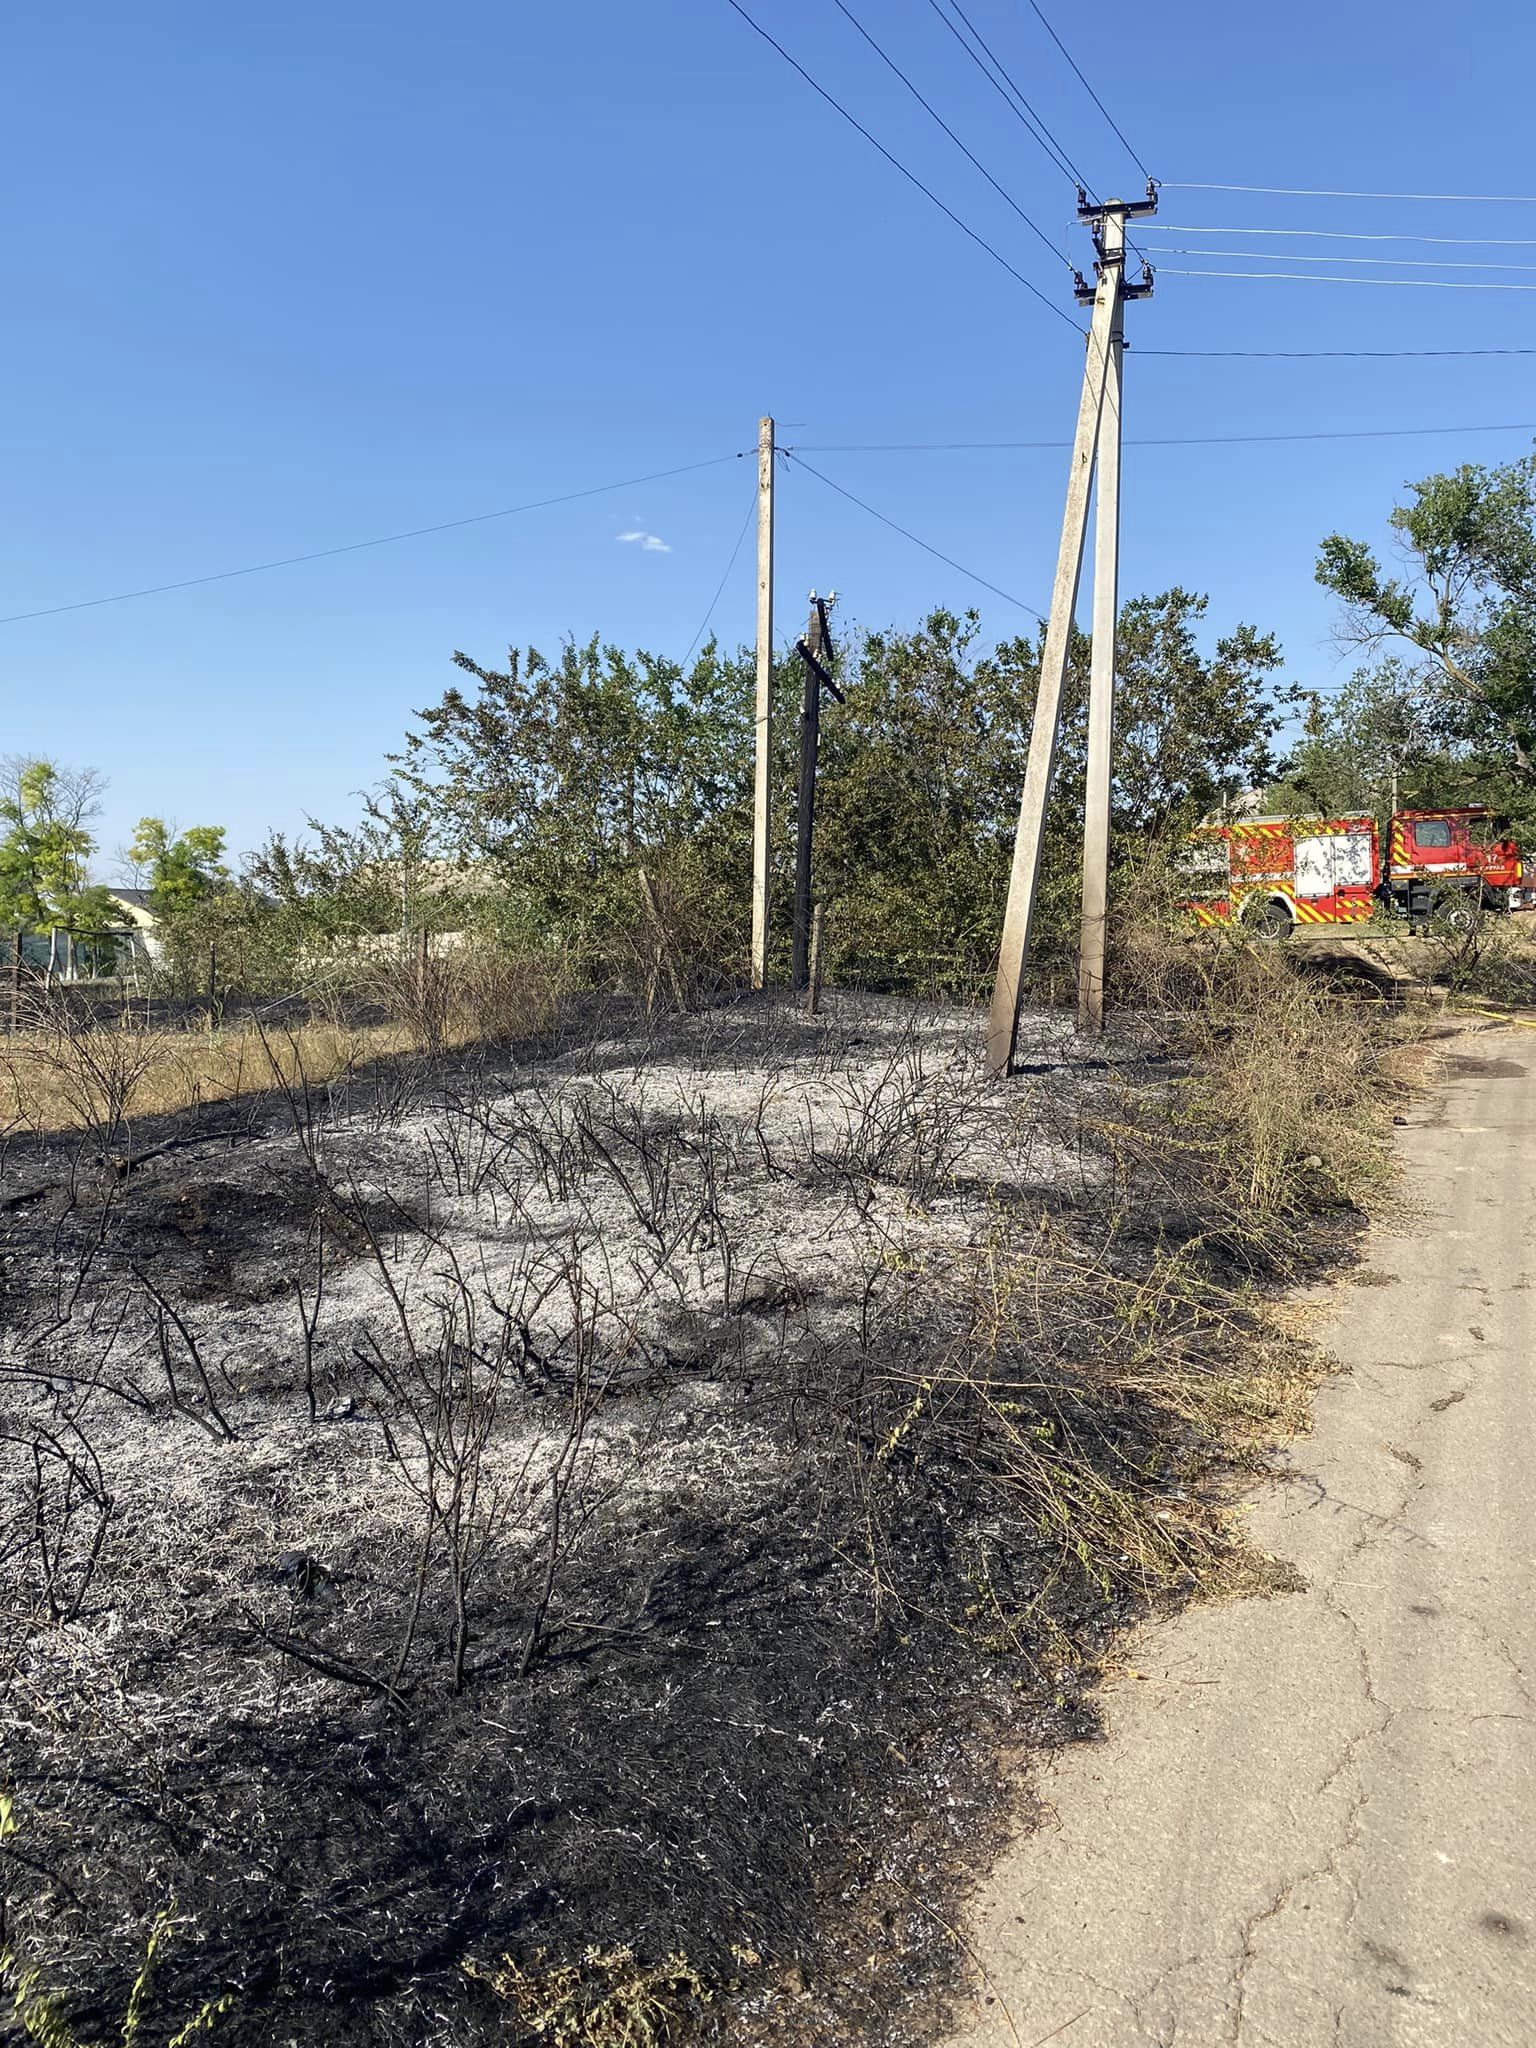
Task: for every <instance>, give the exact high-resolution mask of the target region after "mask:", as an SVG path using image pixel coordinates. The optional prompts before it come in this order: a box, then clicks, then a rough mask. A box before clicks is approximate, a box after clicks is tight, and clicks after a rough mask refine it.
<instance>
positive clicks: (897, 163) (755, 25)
mask: <svg viewBox="0 0 1536 2048" xmlns="http://www.w3.org/2000/svg"><path fill="white" fill-rule="evenodd" d="M726 5H727V6H728V7H730V8H732V9H733V10H734V11H735V12H736V13H737V14H739V15H740V16H741V18H742V20H743V21H744V22H745V23H746V24H747V26H748V28H750V29H753V30H755V31H756V33H757V34H758V35H760V36H761V37H762V39H763V41H764V42H765V43H767V44H768V46H769V48H770V49H774V50H777V51H778V53H779V55H780V56H781V57H782V58H783V59H784V62H785V63H786V64H787V65H789V67H790V69H791V70H792V71H798V72H799V74H800V76H801V77H802V78H803V79H804V80H805V82H806V84H807V85H808V86H809V87H810V88H811V90H812V92H814V93H816V94H817V95H818V96H819V97H820V98H821V99H824V100H825V101H826V103H827V105H828V106H829V107H830V108H831V109H832V111H833V112H834V113H835V114H840V115H841V116H842V118H843V119H844V120H845V121H846V122H847V123H848V125H849V127H850V128H856V129H857V130H858V132H859V133H860V135H862V136H863V138H864V140H865V141H866V142H867V143H868V144H869V145H870V147H871V148H872V149H876V150H878V151H879V152H880V154H881V156H883V157H884V158H885V160H886V162H887V163H888V164H889V165H890V166H891V168H892V169H893V170H897V171H900V173H901V175H902V176H903V177H904V178H905V179H906V181H907V183H908V184H909V185H915V186H916V187H917V189H918V191H919V192H921V193H922V195H923V197H924V198H925V199H931V200H932V201H933V203H934V205H935V206H936V207H937V208H938V209H939V211H940V213H942V214H944V215H945V216H946V218H947V219H949V220H952V221H953V222H954V224H955V226H956V227H957V228H958V229H959V230H960V232H961V234H963V235H968V236H969V237H970V239H971V240H972V241H973V242H974V243H975V244H976V246H977V248H978V249H985V250H986V252H987V254H988V255H989V256H990V257H991V258H992V260H993V261H994V262H995V263H1000V264H1001V265H1002V266H1003V268H1004V270H1006V271H1007V273H1008V275H1009V276H1010V277H1011V278H1013V279H1014V280H1015V282H1016V283H1018V284H1021V285H1023V287H1024V289H1025V291H1027V292H1029V293H1030V294H1031V295H1032V296H1033V297H1034V298H1037V299H1038V300H1039V301H1040V303H1041V305H1042V306H1045V307H1046V308H1048V309H1049V311H1050V312H1052V313H1054V314H1055V315H1056V318H1057V319H1058V320H1065V321H1066V323H1067V325H1068V326H1069V327H1070V328H1071V329H1072V331H1073V333H1074V334H1082V333H1084V332H1085V330H1084V329H1083V328H1081V327H1079V326H1078V324H1077V322H1076V321H1075V320H1074V319H1073V318H1072V316H1071V314H1070V313H1064V312H1063V311H1062V310H1061V308H1060V306H1058V305H1057V304H1056V303H1055V301H1054V300H1052V299H1048V298H1047V297H1046V295H1045V293H1044V292H1043V291H1041V289H1040V287H1039V286H1038V285H1033V284H1031V283H1030V281H1029V279H1028V278H1027V277H1025V276H1024V275H1023V273H1022V272H1021V271H1017V270H1015V269H1014V267H1013V265H1012V264H1011V263H1010V262H1009V261H1008V259H1007V257H1006V256H1004V255H1002V254H1001V253H1000V252H999V251H998V250H996V249H994V248H993V246H992V244H991V243H990V242H989V241H987V240H986V239H985V237H984V236H981V235H978V234H977V232H976V230H975V229H974V228H972V227H967V226H966V224H965V222H964V221H963V220H962V219H961V218H960V216H959V214H958V213H956V212H955V211H954V210H953V208H952V207H948V206H946V205H945V204H944V201H943V200H942V199H941V198H940V197H939V195H938V194H937V192H934V191H931V190H930V189H929V187H928V186H926V185H925V184H924V183H923V181H922V179H921V178H920V177H919V176H918V175H917V173H916V171H909V170H908V169H907V167H906V165H905V164H904V163H903V162H902V161H901V159H900V158H899V157H895V156H892V154H891V152H890V151H889V150H888V149H887V148H886V146H885V144H884V143H883V142H877V141H876V140H875V138H874V136H873V135H871V134H870V132H869V130H868V129H867V128H866V127H865V126H864V123H863V122H862V121H859V120H856V119H855V118H854V116H853V115H852V114H850V113H849V111H848V109H847V108H846V107H845V106H844V105H843V104H842V102H841V100H836V99H834V98H833V97H832V95H831V93H829V92H828V91H827V89H826V87H825V86H824V85H821V84H819V83H818V82H817V81H816V80H815V79H814V78H812V76H811V74H810V72H809V71H807V70H806V68H805V66H804V65H803V64H799V63H797V62H796V61H795V59H794V58H793V57H791V55H790V54H789V52H788V50H786V49H785V47H784V45H783V44H782V43H780V42H777V41H775V39H774V38H773V37H772V36H771V35H770V34H769V33H768V31H767V29H765V28H764V27H763V25H762V23H761V22H758V21H754V20H753V18H752V16H751V15H750V14H748V12H747V10H746V9H745V7H743V6H742V5H741V0H726Z"/></svg>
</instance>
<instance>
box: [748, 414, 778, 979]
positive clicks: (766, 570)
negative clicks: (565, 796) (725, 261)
mask: <svg viewBox="0 0 1536 2048" xmlns="http://www.w3.org/2000/svg"><path fill="white" fill-rule="evenodd" d="M773 453H774V449H773V421H772V420H771V419H768V418H764V419H760V420H759V421H758V423H757V712H756V718H757V724H756V734H757V753H756V758H755V762H754V767H753V775H752V986H753V987H754V988H763V987H765V986H766V985H767V981H768V863H769V828H770V825H771V822H772V820H771V802H772V786H773Z"/></svg>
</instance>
